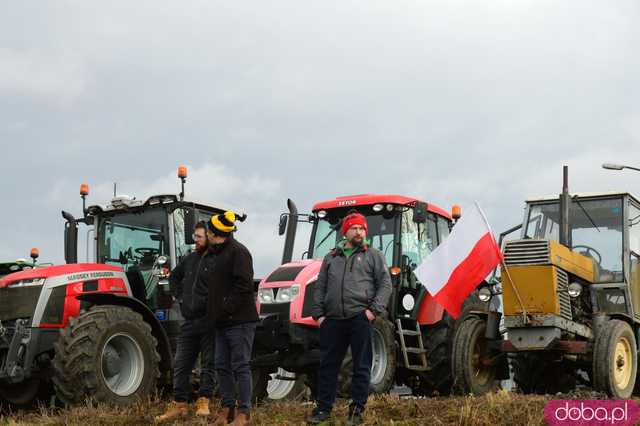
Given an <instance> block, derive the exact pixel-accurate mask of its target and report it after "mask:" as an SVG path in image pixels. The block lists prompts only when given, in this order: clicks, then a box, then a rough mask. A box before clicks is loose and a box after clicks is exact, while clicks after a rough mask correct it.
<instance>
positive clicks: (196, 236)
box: [192, 234, 206, 241]
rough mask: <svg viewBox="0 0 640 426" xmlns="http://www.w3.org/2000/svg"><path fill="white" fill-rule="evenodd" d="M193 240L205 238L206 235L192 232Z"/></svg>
mask: <svg viewBox="0 0 640 426" xmlns="http://www.w3.org/2000/svg"><path fill="white" fill-rule="evenodd" d="M192 237H193V240H194V241H195V240H204V239H205V238H206V235H201V234H193V235H192Z"/></svg>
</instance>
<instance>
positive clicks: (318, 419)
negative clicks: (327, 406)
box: [307, 408, 331, 425]
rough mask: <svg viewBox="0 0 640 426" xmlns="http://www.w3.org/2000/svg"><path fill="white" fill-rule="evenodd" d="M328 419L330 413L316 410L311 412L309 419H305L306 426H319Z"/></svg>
mask: <svg viewBox="0 0 640 426" xmlns="http://www.w3.org/2000/svg"><path fill="white" fill-rule="evenodd" d="M330 418H331V411H322V410H320V409H319V408H316V409H314V410H313V411H312V412H311V417H309V418H308V419H307V424H309V425H319V424H320V423H322V422H326V421H327V420H329V419H330Z"/></svg>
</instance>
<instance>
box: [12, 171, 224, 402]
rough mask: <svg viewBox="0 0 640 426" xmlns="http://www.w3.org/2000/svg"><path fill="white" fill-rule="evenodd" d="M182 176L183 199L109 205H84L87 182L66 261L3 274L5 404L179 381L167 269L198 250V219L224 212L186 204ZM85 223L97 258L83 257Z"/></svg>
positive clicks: (176, 319) (133, 394)
mask: <svg viewBox="0 0 640 426" xmlns="http://www.w3.org/2000/svg"><path fill="white" fill-rule="evenodd" d="M179 176H180V177H181V179H182V183H183V190H182V192H181V194H180V195H179V196H177V195H157V196H152V197H150V198H148V199H147V200H135V199H131V198H129V197H115V198H114V199H113V200H112V201H111V203H110V204H109V205H107V206H104V207H102V206H98V205H94V206H90V207H88V208H84V200H85V197H86V195H87V194H88V187H87V186H86V185H83V186H82V187H81V195H82V198H83V212H84V214H83V217H82V218H81V219H75V218H74V217H73V216H72V215H71V214H69V213H67V212H63V213H62V215H63V217H64V218H65V219H66V224H65V258H66V261H67V264H66V265H59V266H50V267H44V268H35V269H31V270H25V271H21V272H16V273H13V274H11V275H7V276H5V277H3V278H2V280H0V397H1V398H2V399H3V400H4V402H5V403H6V402H8V403H10V404H14V405H17V406H24V405H27V404H30V403H31V402H32V401H33V400H34V399H35V398H36V397H38V396H45V395H50V393H51V391H52V390H53V391H55V394H56V396H57V397H58V398H59V399H60V400H61V401H62V402H64V403H77V402H81V401H83V400H85V398H92V399H93V400H94V401H97V402H104V403H108V404H120V405H121V404H129V403H131V402H133V401H135V400H136V399H137V398H139V397H144V396H147V395H150V394H152V393H153V392H154V391H155V389H156V384H162V383H169V382H170V380H171V369H172V356H173V355H172V354H173V353H174V350H175V343H176V337H177V334H178V331H179V325H180V322H181V321H182V317H181V315H180V310H179V306H178V303H177V302H176V301H174V300H173V297H172V296H171V295H170V294H169V291H168V290H169V289H168V280H167V279H166V274H167V272H168V268H169V267H171V268H173V267H174V266H175V265H176V263H177V262H178V261H179V260H180V258H181V257H182V256H184V255H185V254H186V253H187V252H188V251H189V250H190V249H191V248H192V247H193V246H192V245H191V244H192V243H193V241H192V232H191V230H192V229H193V227H194V225H195V223H196V222H197V221H198V220H203V219H206V218H208V217H210V215H212V214H214V213H221V212H223V211H224V209H219V208H216V207H212V206H208V205H205V204H199V203H194V202H187V201H185V200H184V199H183V194H184V180H185V178H186V169H183V168H182V167H181V168H180V171H179ZM80 223H82V224H85V225H88V226H89V227H90V230H89V233H88V234H87V237H88V238H87V242H88V244H87V245H88V247H87V255H88V257H89V253H90V251H92V252H93V255H92V256H91V257H93V256H95V259H96V262H97V263H84V264H80V263H77V237H78V224H80ZM89 237H93V238H92V239H91V241H92V242H91V241H90V239H89ZM90 247H92V248H93V250H90ZM51 382H52V383H53V388H52V387H51ZM43 394H44V395H43Z"/></svg>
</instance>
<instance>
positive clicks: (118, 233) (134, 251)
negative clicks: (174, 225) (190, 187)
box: [97, 208, 169, 300]
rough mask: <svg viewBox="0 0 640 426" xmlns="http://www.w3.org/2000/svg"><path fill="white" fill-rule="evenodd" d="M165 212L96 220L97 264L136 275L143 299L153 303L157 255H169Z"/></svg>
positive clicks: (147, 211) (105, 217)
mask: <svg viewBox="0 0 640 426" xmlns="http://www.w3.org/2000/svg"><path fill="white" fill-rule="evenodd" d="M167 222H168V220H167V212H166V211H165V210H164V209H163V208H151V209H145V210H144V211H142V212H139V213H138V212H135V213H117V214H114V215H110V216H104V217H101V218H99V225H98V231H97V240H98V241H97V245H98V262H99V263H107V264H112V265H118V266H122V267H123V268H124V269H125V271H135V270H137V271H139V272H140V274H141V279H142V280H143V281H144V287H145V291H146V297H147V299H148V300H153V295H154V293H155V288H156V286H157V279H156V277H155V276H154V274H153V271H152V268H153V265H154V263H155V260H156V259H157V257H158V256H159V255H161V254H162V255H165V256H167V255H169V239H168V232H167V230H168V224H167Z"/></svg>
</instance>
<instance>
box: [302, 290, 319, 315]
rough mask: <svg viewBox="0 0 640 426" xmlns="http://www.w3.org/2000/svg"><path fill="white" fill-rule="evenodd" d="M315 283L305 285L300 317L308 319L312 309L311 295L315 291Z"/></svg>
mask: <svg viewBox="0 0 640 426" xmlns="http://www.w3.org/2000/svg"><path fill="white" fill-rule="evenodd" d="M316 282H317V281H313V282H312V283H309V284H308V285H307V288H306V289H305V291H304V303H303V304H302V317H303V318H305V317H310V316H311V309H312V308H313V293H315V291H316Z"/></svg>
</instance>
